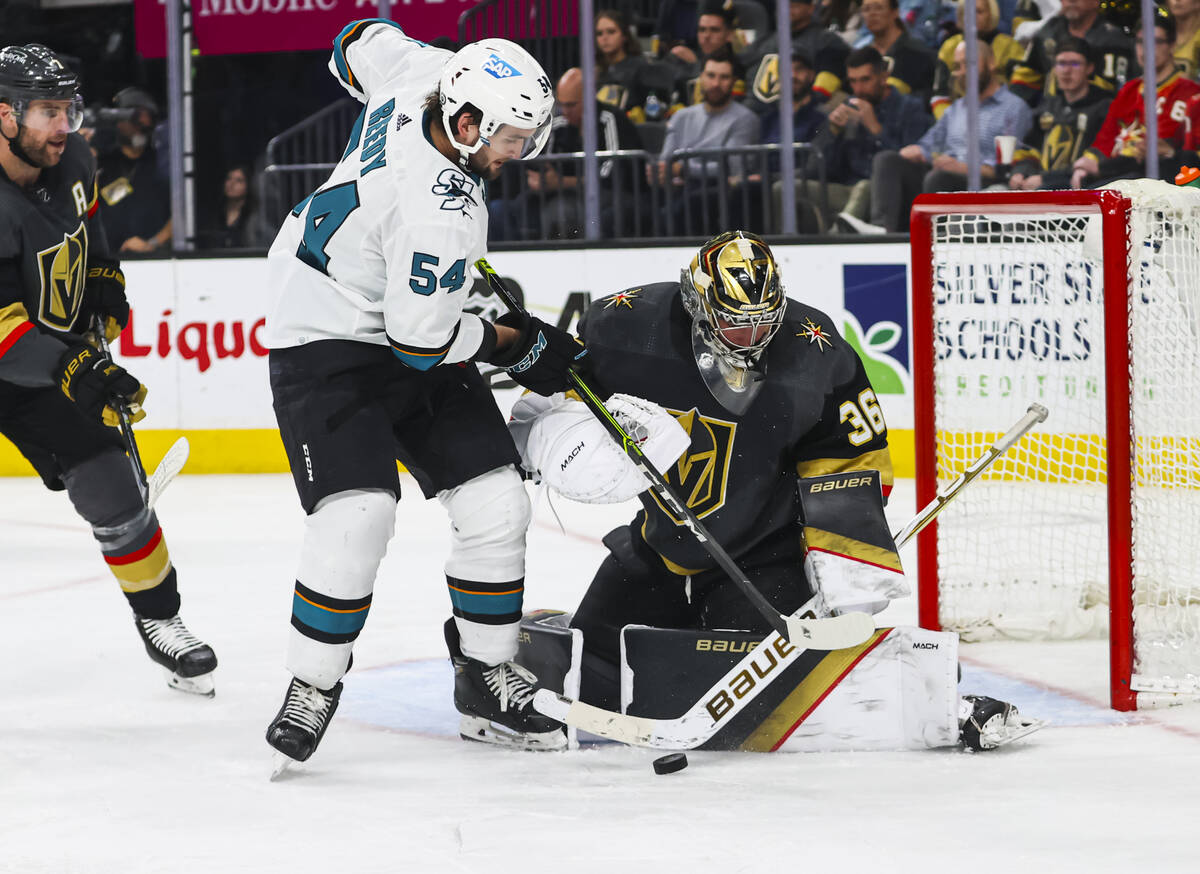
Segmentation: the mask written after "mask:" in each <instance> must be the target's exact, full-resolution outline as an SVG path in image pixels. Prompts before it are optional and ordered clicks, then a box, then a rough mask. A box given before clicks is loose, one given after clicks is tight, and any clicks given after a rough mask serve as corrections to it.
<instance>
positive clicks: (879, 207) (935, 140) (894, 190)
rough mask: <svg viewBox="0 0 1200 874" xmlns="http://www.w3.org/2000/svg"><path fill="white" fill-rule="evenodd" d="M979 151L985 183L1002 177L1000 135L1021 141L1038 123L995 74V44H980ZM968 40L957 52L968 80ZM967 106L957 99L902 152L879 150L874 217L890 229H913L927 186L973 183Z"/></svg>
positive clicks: (962, 78)
mask: <svg viewBox="0 0 1200 874" xmlns="http://www.w3.org/2000/svg"><path fill="white" fill-rule="evenodd" d="M978 45H979V155H980V163H981V168H980V171H981V176H982V181H983V183H984V185H987V184H989V183H991V182H993V181H995V179H996V171H995V164H996V148H995V139H996V137H997V136H999V135H1001V134H1005V135H1009V136H1015V137H1016V138H1017V140H1018V141H1019V140H1021V139H1022V138H1023V137H1024V136H1025V134H1026V133H1027V132H1028V131H1029V129H1030V127H1032V125H1033V115H1032V113H1031V112H1030V110H1029V106H1028V105H1027V104H1026V103H1025V101H1023V100H1021V98H1019V97H1017V96H1016V95H1014V94H1013V93H1012V92H1010V91H1009V90H1008V88H1007V87H1005V85H1004V82H1003V80H1002V79H1000V78H999V77H998V76H996V74H995V60H994V58H993V56H992V50H991V47H990V46H989V45H988V44H987V43H984V42H980V43H979V44H978ZM965 56H966V43H965V42H964V43H962V44H960V45H959V46H958V48H957V50H956V51H955V53H954V77H955V79H957V80H958V81H959V83H960V85H965V82H966V60H965ZM967 141H968V138H967V105H966V100H965V99H961V100H957V101H955V102H954V103H953V104H952V105H951V106H950V108H949V109H947V110H946V113H945V114H944V115H943V116H942V117H941V118H940V119H939V120H938V122H937V124H935V125H934V126H933V127H932V128H930V129H929V130H928V131H927V132H926V133H925V135H924V136H923V137H921V139H920V140H918V141H917V142H915V143H912V144H910V145H907V146H905V147H904V148H902V149H900V150H899V151H898V152H893V151H886V152H879V153H878V154H877V155H876V156H875V160H874V162H873V164H872V168H871V221H872V223H873V224H875V225H877V226H879V227H882V228H883V229H884V230H886V231H889V232H903V231H906V230H908V213H909V209H910V208H911V207H912V202H913V200H914V199H915V198H916V196H917V195H918V194H920V193H921V192H922V191H963V190H965V189H966V187H967V163H966V161H967Z"/></svg>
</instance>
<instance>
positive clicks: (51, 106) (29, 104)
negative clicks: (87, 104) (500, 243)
mask: <svg viewBox="0 0 1200 874" xmlns="http://www.w3.org/2000/svg"><path fill="white" fill-rule="evenodd" d="M13 112H14V114H15V115H16V118H17V123H18V124H20V125H22V126H24V127H27V128H29V129H30V130H35V131H38V132H39V133H47V134H56V133H73V132H74V131H77V130H79V127H80V125H82V124H83V98H82V97H80V96H79V95H78V94H77V95H75V97H74V98H69V99H62V100H42V99H32V100H30V99H24V100H17V101H15V102H14V103H13Z"/></svg>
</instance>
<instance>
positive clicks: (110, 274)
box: [83, 258, 129, 343]
mask: <svg viewBox="0 0 1200 874" xmlns="http://www.w3.org/2000/svg"><path fill="white" fill-rule="evenodd" d="M83 294H84V313H85V315H86V317H87V318H88V319H89V322H90V321H92V320H98V321H99V322H100V323H101V324H102V325H104V336H105V337H106V338H107V339H108V342H110V343H111V342H113V341H114V340H116V339H117V337H119V336H121V332H122V331H123V330H125V326H126V325H128V324H129V301H128V300H126V299H125V273H124V272H123V271H122V270H121V265H120V264H119V263H117V262H116V261H107V260H102V259H97V258H93V259H91V264H90V266H89V267H88V272H87V280H86V282H84V286H83ZM93 327H94V326H93V325H92V324H90V323H89V324H88V325H86V328H87V329H88V330H91V329H92V328H93Z"/></svg>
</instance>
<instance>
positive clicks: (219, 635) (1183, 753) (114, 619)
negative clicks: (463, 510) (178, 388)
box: [0, 476, 1200, 874]
mask: <svg viewBox="0 0 1200 874" xmlns="http://www.w3.org/2000/svg"><path fill="white" fill-rule="evenodd" d="M405 488H406V495H405V498H404V500H403V501H402V502H401V505H400V514H399V522H398V525H397V534H396V538H395V540H394V541H393V542H392V545H391V549H390V550H389V552H388V556H387V559H386V560H385V564H384V567H383V570H382V572H381V575H380V582H379V584H378V586H377V588H376V592H375V600H374V604H373V606H372V609H371V616H370V619H369V621H368V623H367V627H366V629H365V631H364V633H363V635H362V637H361V638H360V640H359V643H358V645H357V647H356V650H355V667H354V671H353V672H352V673H351V674H350V675H349V676H348V677H347V680H346V693H345V695H344V696H343V699H342V708H341V710H340V711H339V713H338V716H337V718H336V720H335V722H334V724H333V727H332V728H331V729H330V731H329V734H328V735H327V736H326V738H325V740H324V742H323V743H322V745H321V749H320V750H319V752H318V753H317V755H316V756H314V758H313V759H312V760H311V761H310V762H309V763H307V764H305V765H303V766H300V767H299V768H297V769H296V771H295V773H293V774H291V775H290V776H289V777H288V778H286V779H284V780H282V781H280V782H277V783H270V782H268V780H267V775H268V773H269V770H270V750H269V748H268V747H267V746H266V744H265V742H264V740H263V733H264V730H265V728H266V725H267V722H268V721H269V720H270V719H271V718H272V716H273V715H274V713H275V711H276V709H277V708H278V706H279V702H280V700H281V698H282V694H283V690H284V688H285V686H286V683H287V673H286V671H285V670H284V668H283V658H284V651H285V647H286V640H287V633H288V628H289V626H288V617H289V611H290V597H291V589H292V579H293V572H294V564H295V561H296V555H297V551H298V546H299V540H300V533H301V519H302V516H301V512H300V509H299V506H298V504H297V502H296V499H295V496H294V493H293V490H292V486H291V482H290V479H289V478H288V477H286V476H239V477H218V476H212V477H197V476H190V477H189V476H182V477H180V478H179V479H178V480H177V481H176V482H175V483H174V484H173V485H172V486H171V488H170V489H169V490H168V491H167V493H166V494H165V496H164V497H163V499H162V501H161V502H160V504H159V514H160V518H161V520H162V523H163V527H164V531H165V533H166V536H167V540H168V543H169V544H170V547H171V554H172V557H173V559H174V561H175V563H176V566H177V567H178V568H179V577H180V585H181V590H182V593H183V599H184V601H183V616H184V618H185V620H186V621H187V623H188V624H189V626H190V627H191V628H192V629H193V630H194V631H195V632H197V633H198V634H199V635H200V636H202V637H203V638H204V639H206V640H207V641H209V642H211V643H212V644H213V645H214V647H215V648H216V650H217V652H218V655H219V657H220V662H221V665H220V668H219V669H218V671H217V696H216V698H214V699H211V700H205V699H200V698H195V697H191V696H186V695H183V694H181V693H178V692H173V691H170V690H168V689H167V687H166V685H165V683H164V682H163V680H162V676H161V673H160V672H159V669H158V668H157V667H155V666H154V665H153V664H152V663H151V662H150V661H149V660H148V659H147V658H146V656H145V654H144V652H143V651H142V647H141V643H140V641H139V640H138V638H137V635H136V633H135V631H134V628H133V623H132V621H131V619H130V615H129V611H128V608H127V607H126V606H125V602H124V599H123V598H122V597H121V596H120V594H119V591H118V590H117V587H116V584H115V582H114V581H113V580H112V578H111V576H110V575H109V574H108V572H107V570H106V568H105V566H104V564H103V563H102V561H101V560H100V558H99V554H98V551H97V549H96V547H95V545H94V544H93V542H92V540H91V538H90V536H89V533H88V531H87V529H86V527H85V526H84V525H83V524H82V523H81V522H80V521H79V520H78V519H77V518H76V517H75V516H74V514H73V512H72V511H71V508H70V505H69V503H68V501H67V499H66V497H65V496H64V495H63V494H61V493H59V494H52V493H49V492H46V491H44V490H43V489H42V487H41V485H40V483H39V482H38V481H36V480H33V479H0V550H2V551H0V555H2V556H3V558H0V653H2V657H0V658H2V660H0V664H3V665H4V668H3V671H2V672H0V676H2V677H3V683H2V684H0V691H2V697H0V701H2V702H3V703H2V704H0V871H4V872H20V874H26V872H53V874H73V872H80V874H94V872H100V874H107V872H114V874H115V872H130V874H134V872H171V874H175V872H188V874H190V872H197V874H199V872H204V874H208V872H243V871H244V872H276V871H278V872H320V874H327V872H330V874H335V872H443V871H444V872H459V871H466V872H479V874H499V872H510V871H511V872H521V874H536V872H543V871H545V872H550V871H554V872H566V874H574V872H620V874H626V872H643V871H645V872H654V874H663V872H675V871H696V872H706V871H714V872H715V871H720V872H742V871H744V872H750V871H756V872H757V871H794V872H812V874H817V872H820V874H825V872H841V871H872V872H934V871H947V870H955V871H960V872H968V874H983V872H990V871H993V870H1008V871H1012V870H1018V871H1023V872H1040V871H1053V872H1056V874H1071V872H1080V874H1093V872H1108V871H1113V872H1116V871H1121V872H1128V871H1148V872H1195V871H1200V845H1198V843H1200V842H1198V841H1197V837H1196V836H1197V832H1198V823H1200V818H1198V816H1197V814H1198V813H1200V800H1198V796H1200V790H1198V789H1197V787H1198V786H1200V706H1193V707H1186V708H1175V709H1173V710H1170V711H1157V712H1150V713H1139V714H1133V715H1124V714H1115V713H1113V712H1111V711H1109V710H1107V709H1106V707H1105V701H1106V697H1107V691H1106V690H1107V679H1106V677H1107V664H1106V652H1105V645H1104V643H1103V642H1095V641H1092V642H1083V643H1071V644H1020V643H993V644H976V645H973V646H964V648H963V655H964V662H965V669H966V673H965V680H964V689H965V690H966V691H980V692H986V693H992V694H996V695H998V696H999V697H1004V698H1007V699H1008V700H1012V701H1014V702H1016V703H1017V704H1018V705H1020V706H1021V707H1022V709H1024V710H1025V711H1026V712H1029V713H1031V714H1034V715H1038V716H1043V717H1046V718H1049V719H1051V720H1052V721H1053V722H1054V725H1052V726H1051V727H1049V728H1046V729H1045V730H1043V731H1041V732H1039V733H1038V734H1035V735H1033V736H1032V737H1030V738H1029V739H1028V741H1027V742H1023V743H1019V744H1014V745H1013V746H1011V747H1008V748H1006V749H1003V750H1000V751H996V752H993V753H989V754H982V755H972V754H967V753H962V752H959V751H951V750H946V751H937V752H925V753H915V752H908V753H860V754H840V755H799V754H793V755H787V754H776V755H768V754H748V753H743V754H737V753H724V754H721V753H707V754H705V753H692V754H690V755H689V759H690V762H691V766H690V767H689V768H687V769H686V770H684V771H682V772H680V773H677V774H673V775H669V776H665V777H658V776H655V775H654V773H653V772H652V771H651V768H650V763H651V760H652V759H653V758H654V755H653V754H652V753H651V752H650V751H646V750H635V749H627V748H622V747H617V746H604V747H596V748H591V749H582V750H579V751H574V752H568V753H550V754H534V753H509V752H502V751H498V750H496V749H494V748H490V747H486V746H482V745H477V744H468V743H464V742H462V741H459V740H458V739H457V737H456V734H455V728H456V724H457V720H456V717H455V714H454V713H453V709H452V706H451V704H450V673H449V668H448V665H447V663H446V661H445V654H444V645H443V643H442V640H441V625H442V621H443V618H444V617H445V616H446V615H447V611H448V600H447V597H446V593H445V587H444V585H443V576H442V570H441V563H442V560H443V557H444V553H445V544H446V535H445V520H444V516H443V514H442V511H441V509H440V507H438V506H437V505H436V504H435V503H426V502H424V501H422V500H421V499H420V495H419V492H418V490H417V489H416V488H415V487H414V486H413V485H412V483H411V482H410V481H406V482H405ZM912 501H913V499H912V489H911V485H910V484H907V483H902V484H901V485H900V487H899V488H898V490H897V493H896V496H895V497H894V499H893V502H892V507H891V510H890V512H891V513H892V514H893V523H894V524H893V527H895V528H898V527H899V526H900V524H902V523H903V522H906V521H907V520H908V517H909V516H910V515H911V513H912V512H913V509H914V508H913V505H912ZM556 506H557V508H558V511H559V513H560V515H561V517H562V520H563V523H564V525H565V526H566V533H565V534H564V533H562V532H560V531H559V530H558V528H557V524H556V523H555V521H554V518H553V516H552V515H551V513H550V512H549V511H548V509H547V507H546V504H545V501H544V498H543V499H542V500H541V501H540V502H539V504H538V507H537V510H536V521H535V523H534V528H533V531H532V532H531V537H530V550H529V568H528V575H527V595H526V601H525V604H526V607H527V608H536V607H555V608H562V609H570V608H572V607H573V606H574V605H575V603H576V602H577V601H578V598H579V596H580V594H581V593H582V591H583V589H584V587H585V586H586V583H587V581H588V579H589V578H590V573H591V571H592V569H593V568H594V567H595V566H596V564H597V563H598V562H599V560H600V558H601V557H602V554H603V548H602V547H601V545H600V543H599V538H600V536H601V535H602V534H603V533H604V532H605V531H607V530H608V529H609V528H610V527H612V526H613V525H615V524H618V523H620V522H622V521H625V519H626V518H628V516H629V515H630V511H629V508H628V507H627V506H626V507H617V508H612V507H609V508H596V507H584V506H580V505H573V504H568V503H566V502H556ZM1014 548H1019V547H1018V546H1016V545H1014ZM907 558H908V560H909V561H910V562H911V561H912V560H913V559H912V557H911V556H907ZM915 613H916V611H915V602H914V601H913V600H912V599H910V600H908V601H906V602H903V603H900V604H897V605H895V606H893V608H891V609H890V610H889V612H888V614H887V615H886V616H885V617H884V618H885V620H887V624H898V623H902V622H911V621H913V620H914V619H915Z"/></svg>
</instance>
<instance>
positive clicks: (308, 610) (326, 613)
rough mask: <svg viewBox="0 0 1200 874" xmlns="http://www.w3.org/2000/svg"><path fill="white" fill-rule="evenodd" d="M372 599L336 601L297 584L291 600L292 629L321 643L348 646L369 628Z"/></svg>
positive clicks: (336, 599)
mask: <svg viewBox="0 0 1200 874" xmlns="http://www.w3.org/2000/svg"><path fill="white" fill-rule="evenodd" d="M370 609H371V596H370V595H367V596H366V597H365V598H334V597H331V596H330V595H323V594H321V593H320V592H316V591H314V590H312V589H310V588H309V587H308V586H306V585H304V584H303V583H301V582H300V581H299V580H297V581H296V591H295V594H294V595H293V596H292V627H293V628H295V629H296V630H297V631H299V632H300V633H301V634H303V635H304V636H305V637H309V638H312V639H313V640H318V641H320V642H321V643H349V642H350V641H352V640H354V639H355V638H357V637H358V634H359V632H360V631H362V629H363V626H364V625H366V624H367V612H368V611H369V610H370Z"/></svg>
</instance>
